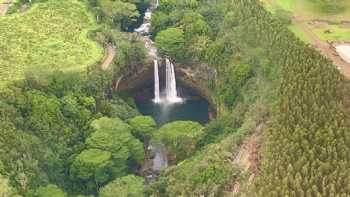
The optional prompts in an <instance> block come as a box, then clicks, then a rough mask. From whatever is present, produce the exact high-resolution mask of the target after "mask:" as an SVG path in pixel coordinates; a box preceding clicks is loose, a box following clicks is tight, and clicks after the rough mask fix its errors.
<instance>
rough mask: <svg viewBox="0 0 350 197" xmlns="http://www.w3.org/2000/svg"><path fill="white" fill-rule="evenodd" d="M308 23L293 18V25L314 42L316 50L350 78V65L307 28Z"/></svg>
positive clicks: (299, 18)
mask: <svg viewBox="0 0 350 197" xmlns="http://www.w3.org/2000/svg"><path fill="white" fill-rule="evenodd" d="M307 21H309V20H305V19H302V18H301V17H297V16H295V17H293V23H294V24H296V25H298V26H299V27H300V28H301V29H302V30H303V31H304V32H305V33H306V34H307V36H308V37H309V38H310V39H311V40H312V41H313V43H314V44H315V45H316V48H317V49H318V50H319V51H320V52H321V53H322V54H323V55H324V56H326V57H328V58H329V59H331V60H332V61H333V63H334V65H335V66H337V68H338V69H339V70H340V72H342V73H343V74H344V75H345V76H346V77H349V78H350V64H348V63H346V62H345V61H344V60H343V59H341V57H340V56H339V55H338V54H337V53H336V52H335V51H334V50H333V49H332V46H331V45H330V44H329V43H328V42H326V41H323V40H321V39H320V38H318V37H317V35H315V33H314V32H313V31H312V30H311V29H310V27H308V26H307V23H306V22H307Z"/></svg>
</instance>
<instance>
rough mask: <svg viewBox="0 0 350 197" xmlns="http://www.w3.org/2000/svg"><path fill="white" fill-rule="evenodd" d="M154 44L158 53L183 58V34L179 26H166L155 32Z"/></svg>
mask: <svg viewBox="0 0 350 197" xmlns="http://www.w3.org/2000/svg"><path fill="white" fill-rule="evenodd" d="M155 40H156V45H157V47H158V49H159V51H160V53H162V54H165V55H169V56H171V57H173V58H175V59H177V60H183V59H184V58H185V53H184V49H185V36H184V32H183V31H182V30H181V29H179V28H168V29H166V30H163V31H161V32H159V33H158V34H157V37H156V39H155Z"/></svg>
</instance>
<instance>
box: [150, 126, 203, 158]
mask: <svg viewBox="0 0 350 197" xmlns="http://www.w3.org/2000/svg"><path fill="white" fill-rule="evenodd" d="M202 133H203V127H202V126H201V125H200V124H199V123H197V122H192V121H176V122H172V123H168V124H166V125H164V126H162V127H161V128H160V129H159V130H158V131H157V132H155V133H154V139H155V140H157V141H161V142H162V143H164V144H165V145H166V146H167V148H168V150H169V151H170V155H171V158H169V160H170V162H172V163H178V162H180V161H182V160H184V159H186V158H187V157H189V156H191V155H192V154H193V153H194V152H195V151H196V145H197V140H198V138H199V137H200V136H201V135H202Z"/></svg>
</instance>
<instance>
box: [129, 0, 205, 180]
mask: <svg viewBox="0 0 350 197" xmlns="http://www.w3.org/2000/svg"><path fill="white" fill-rule="evenodd" d="M158 5H159V1H156V3H155V4H154V5H152V6H151V7H150V8H148V9H147V11H146V12H145V14H144V19H143V24H142V25H141V26H140V27H139V28H137V29H135V32H136V33H138V34H139V35H140V37H141V39H142V40H143V41H144V42H145V47H146V49H147V50H148V57H150V58H153V60H154V82H153V86H150V87H146V86H145V87H143V88H142V89H141V90H140V91H138V92H137V93H136V95H137V94H138V95H141V96H140V97H138V96H135V101H136V105H137V107H138V109H139V111H140V112H141V113H142V114H143V115H148V116H152V117H153V118H154V119H155V121H156V123H157V126H158V128H159V127H161V126H162V125H164V124H166V123H169V122H172V121H177V120H191V121H196V122H199V123H201V124H205V123H207V122H208V120H209V114H208V109H209V104H208V102H207V101H206V100H205V99H203V98H200V96H198V95H196V94H195V93H193V92H191V90H190V89H186V87H184V86H181V85H178V84H177V82H176V76H175V75H176V74H175V68H174V66H175V65H174V64H173V63H172V62H171V61H170V60H169V59H168V58H160V57H158V56H157V48H156V47H155V45H154V43H153V41H152V40H151V36H150V29H151V17H152V12H153V11H154V10H155V9H157V7H158ZM162 63H163V64H162ZM179 86H181V87H179ZM178 90H180V91H178ZM150 95H151V96H150ZM145 147H146V155H145V158H146V159H145V164H144V167H143V169H142V174H143V175H144V176H145V178H146V182H151V181H152V180H154V179H155V178H156V177H157V174H158V172H159V171H160V170H162V169H164V168H166V167H168V160H167V150H166V147H165V146H164V144H162V143H161V142H155V141H153V140H152V139H151V140H150V141H147V142H145Z"/></svg>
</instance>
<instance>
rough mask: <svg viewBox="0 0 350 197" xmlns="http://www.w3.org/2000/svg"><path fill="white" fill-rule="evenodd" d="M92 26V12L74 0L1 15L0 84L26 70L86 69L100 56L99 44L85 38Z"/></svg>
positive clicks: (46, 3) (76, 70) (40, 5)
mask: <svg viewBox="0 0 350 197" xmlns="http://www.w3.org/2000/svg"><path fill="white" fill-rule="evenodd" d="M94 28H96V24H95V22H94V18H93V16H92V15H91V14H90V13H89V12H88V11H87V8H86V6H85V5H84V4H83V3H80V2H78V1H76V0H72V1H48V2H45V3H38V4H35V5H34V6H33V7H32V8H31V9H30V10H28V11H27V12H24V13H15V14H10V15H6V16H3V17H1V18H0V65H1V70H0V78H1V79H2V80H1V84H0V85H4V84H5V83H6V82H8V81H12V80H16V79H22V78H23V77H24V75H25V73H27V72H30V73H32V74H38V75H40V74H44V73H48V72H51V71H53V70H62V71H65V72H81V71H83V70H85V68H86V66H88V65H90V64H93V63H95V62H97V61H99V60H100V59H101V58H102V52H103V50H102V48H101V47H100V46H98V44H97V43H95V42H93V41H92V40H89V39H88V38H87V33H88V31H89V30H92V29H94Z"/></svg>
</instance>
